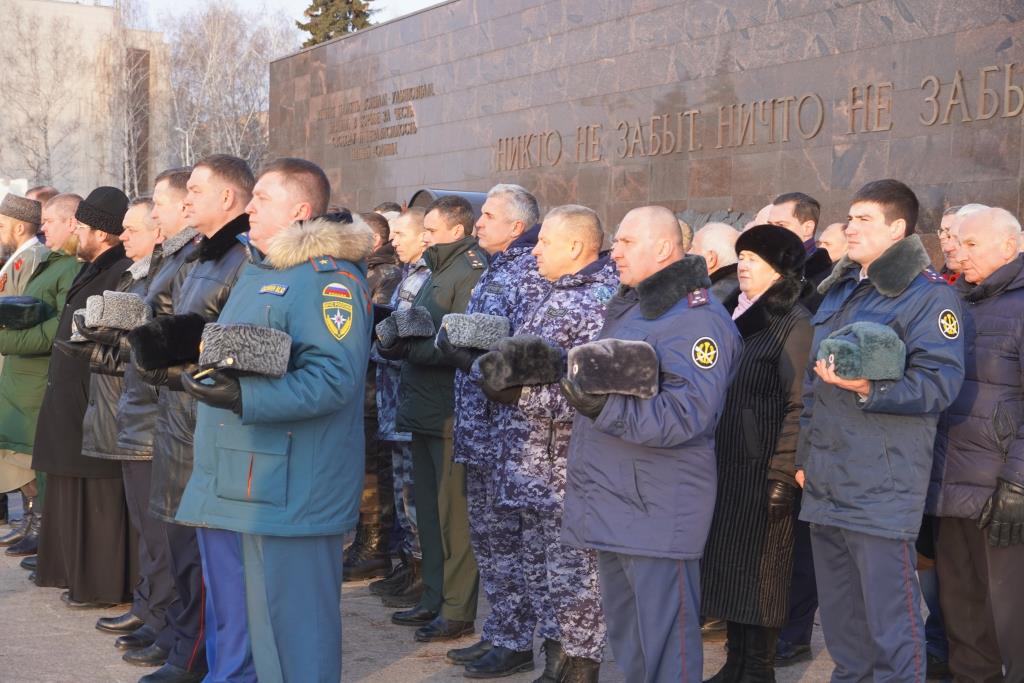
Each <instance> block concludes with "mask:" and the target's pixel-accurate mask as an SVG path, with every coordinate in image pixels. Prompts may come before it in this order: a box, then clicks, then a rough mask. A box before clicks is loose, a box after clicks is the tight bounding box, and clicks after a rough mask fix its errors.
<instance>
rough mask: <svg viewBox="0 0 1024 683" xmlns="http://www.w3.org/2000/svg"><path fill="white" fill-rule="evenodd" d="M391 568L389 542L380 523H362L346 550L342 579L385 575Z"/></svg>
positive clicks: (348, 579)
mask: <svg viewBox="0 0 1024 683" xmlns="http://www.w3.org/2000/svg"><path fill="white" fill-rule="evenodd" d="M390 569H391V559H390V557H389V556H388V542H387V539H386V538H385V537H384V533H383V530H382V529H381V527H380V525H379V524H360V525H359V526H358V527H356V538H355V540H354V541H352V545H350V546H349V547H348V550H346V551H345V560H344V569H343V570H342V580H344V581H361V580H363V579H372V578H373V577H375V576H385V575H386V574H387V573H388V571H389V570H390Z"/></svg>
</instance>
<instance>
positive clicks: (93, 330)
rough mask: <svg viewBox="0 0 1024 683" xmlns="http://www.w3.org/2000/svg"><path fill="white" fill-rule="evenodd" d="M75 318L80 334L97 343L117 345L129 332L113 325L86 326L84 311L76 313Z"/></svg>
mask: <svg viewBox="0 0 1024 683" xmlns="http://www.w3.org/2000/svg"><path fill="white" fill-rule="evenodd" d="M73 319H74V321H75V326H76V327H77V328H78V334H80V335H82V336H83V337H85V338H86V339H88V340H89V341H94V342H96V343H97V344H106V345H107V346H117V345H119V344H120V343H121V338H122V337H125V336H127V334H128V333H127V332H125V331H124V330H115V329H114V328H112V327H86V325H85V315H84V314H82V313H76V314H75V315H74V317H73Z"/></svg>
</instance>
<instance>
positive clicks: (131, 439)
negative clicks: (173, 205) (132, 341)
mask: <svg viewBox="0 0 1024 683" xmlns="http://www.w3.org/2000/svg"><path fill="white" fill-rule="evenodd" d="M197 236H198V233H197V232H196V231H195V230H193V229H192V228H186V229H185V230H182V231H181V232H179V233H178V234H177V235H174V236H173V237H171V238H170V239H168V240H166V241H165V242H164V243H163V244H160V245H157V248H156V249H155V250H154V251H153V264H152V265H151V268H150V276H149V277H148V278H147V279H146V290H145V292H144V294H145V297H146V303H148V304H149V306H150V308H151V309H152V311H153V315H155V316H156V315H171V314H172V313H173V312H174V310H173V300H172V299H173V297H174V296H175V295H176V294H177V292H178V291H179V290H180V289H181V284H182V283H183V282H184V281H185V276H186V275H188V272H189V271H190V270H191V269H192V266H193V264H195V261H189V260H188V257H189V255H190V254H191V253H192V252H193V251H194V250H195V248H196V244H197V242H198V240H197V239H196V237H197ZM160 391H168V389H165V388H160V387H154V386H152V385H150V384H147V383H146V382H143V381H142V378H141V377H140V376H139V371H138V370H137V369H136V367H135V366H134V365H133V364H131V363H127V364H126V365H125V366H124V393H123V394H121V400H120V402H119V403H118V405H117V448H118V449H119V450H120V451H122V452H127V453H130V454H131V455H130V456H129V458H128V459H131V460H151V459H152V458H153V433H154V431H155V430H156V416H157V411H158V406H157V397H158V396H159V393H160Z"/></svg>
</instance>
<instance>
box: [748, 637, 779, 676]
mask: <svg viewBox="0 0 1024 683" xmlns="http://www.w3.org/2000/svg"><path fill="white" fill-rule="evenodd" d="M778 640H779V629H777V628H768V627H766V626H745V627H744V638H743V675H742V676H740V678H739V681H740V683H775V644H776V643H777V642H778Z"/></svg>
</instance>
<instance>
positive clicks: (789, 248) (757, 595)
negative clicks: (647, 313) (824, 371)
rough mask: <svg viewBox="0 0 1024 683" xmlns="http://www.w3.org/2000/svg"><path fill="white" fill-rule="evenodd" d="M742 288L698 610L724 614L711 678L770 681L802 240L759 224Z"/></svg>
mask: <svg viewBox="0 0 1024 683" xmlns="http://www.w3.org/2000/svg"><path fill="white" fill-rule="evenodd" d="M736 252H737V253H738V254H739V266H738V269H737V272H738V275H739V283H740V291H739V292H737V293H736V294H735V295H733V296H732V297H730V298H729V299H727V300H726V301H725V302H724V305H725V307H726V309H727V310H729V311H730V312H731V313H732V314H733V320H735V322H736V327H737V328H739V331H740V334H741V335H742V336H743V342H744V344H743V354H742V355H741V356H740V362H739V367H738V369H737V371H736V377H735V379H734V380H733V383H732V386H730V387H729V393H728V394H727V395H726V399H725V407H724V408H723V411H722V417H721V419H720V421H719V423H718V429H717V432H716V434H715V451H716V455H717V458H718V498H717V501H716V503H715V515H714V519H713V521H712V524H711V533H710V535H709V536H708V542H707V546H706V547H705V549H704V559H703V562H702V565H701V583H702V588H701V594H702V603H703V604H702V609H703V612H704V614H706V615H709V616H710V615H713V616H714V617H717V618H720V619H725V620H726V623H727V634H728V642H727V650H728V658H727V659H726V663H725V666H724V667H723V668H722V670H721V671H719V672H718V674H716V675H715V676H714V677H713V678H712V679H711V681H712V682H714V683H731V682H737V683H738V682H740V681H742V682H743V683H755V682H762V681H764V682H768V681H774V680H775V672H774V662H775V643H776V641H777V639H778V635H779V629H780V628H781V627H782V626H783V625H784V624H785V622H786V618H787V615H788V611H789V579H790V572H791V569H792V565H793V515H792V512H793V505H794V501H795V499H796V496H797V492H798V491H799V489H798V487H797V483H796V480H795V479H794V474H795V467H794V456H795V454H796V445H797V434H798V432H799V429H800V412H801V407H802V402H801V385H802V382H803V377H804V371H805V368H806V366H807V359H808V356H809V352H810V346H811V338H812V330H811V324H810V314H809V313H808V312H807V310H806V309H805V308H803V306H801V305H800V304H799V303H798V301H799V299H800V295H801V293H802V292H803V290H804V288H805V286H806V282H805V280H804V260H805V258H806V255H805V251H804V247H803V245H802V244H801V243H800V239H799V238H798V237H797V236H796V235H794V234H793V233H792V232H790V231H789V230H786V229H785V228H780V227H776V226H773V225H758V226H755V227H753V228H750V229H749V230H747V231H746V232H744V233H743V234H742V235H741V236H740V238H739V240H738V241H737V242H736Z"/></svg>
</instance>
